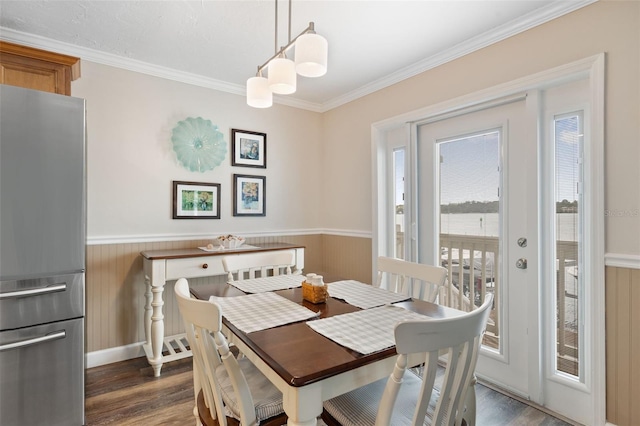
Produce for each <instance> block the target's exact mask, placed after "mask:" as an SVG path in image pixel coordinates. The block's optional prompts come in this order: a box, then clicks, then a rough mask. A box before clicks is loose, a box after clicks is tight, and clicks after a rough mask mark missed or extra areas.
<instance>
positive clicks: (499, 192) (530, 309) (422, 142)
mask: <svg viewBox="0 0 640 426" xmlns="http://www.w3.org/2000/svg"><path fill="white" fill-rule="evenodd" d="M529 99H530V98H529ZM529 109H530V103H529V104H528V99H527V97H526V96H524V95H523V96H521V97H516V98H514V99H511V100H510V102H508V103H507V104H505V105H498V106H493V107H490V108H486V109H483V110H482V111H478V112H473V113H468V114H463V115H461V116H458V117H454V118H449V119H445V120H439V121H435V122H432V123H426V124H420V125H418V126H417V129H416V130H417V161H418V165H419V166H418V168H417V170H418V174H417V187H418V215H417V217H418V218H424V217H428V216H429V215H432V218H431V220H427V221H423V220H418V222H417V227H418V239H417V253H418V257H419V259H420V261H422V262H426V261H427V259H429V260H431V259H436V261H438V262H439V263H440V264H441V265H443V266H445V267H447V268H448V269H449V272H450V273H449V281H450V283H451V285H450V289H449V292H448V294H447V295H446V299H447V300H446V304H447V305H449V306H453V307H456V308H459V309H463V310H470V309H471V304H473V305H475V306H478V304H480V303H481V302H482V300H483V298H484V297H483V296H484V294H485V293H494V299H495V303H494V308H493V309H492V313H491V316H490V326H489V330H490V332H489V333H487V334H488V335H490V338H486V339H485V345H484V347H485V349H484V351H483V356H482V358H481V359H480V361H479V363H478V367H477V374H478V375H479V376H481V377H486V378H490V379H491V380H492V381H494V382H495V383H498V384H500V386H503V387H505V388H506V389H508V390H509V391H511V392H514V393H517V394H519V395H521V396H523V397H526V398H529V397H530V396H531V394H532V393H534V392H532V391H533V390H534V389H532V387H535V381H531V380H530V377H529V376H530V375H531V374H532V372H531V368H530V366H531V365H538V364H539V359H538V355H537V351H535V350H534V351H531V350H530V349H531V346H532V343H534V342H536V341H537V336H538V333H539V330H538V327H537V324H538V318H539V314H538V306H537V300H538V297H539V296H538V291H539V289H538V286H537V282H538V270H537V269H538V268H537V266H536V265H538V263H539V262H538V259H537V250H536V247H537V240H538V233H537V226H536V224H537V212H538V197H537V189H536V187H537V169H538V167H537V162H536V157H537V154H536V145H537V144H536V137H537V132H536V120H535V112H534V114H533V119H531V118H532V116H531V112H530V111H529ZM434 207H435V209H434ZM518 240H520V241H521V245H518V243H517V241H518ZM524 240H526V245H525V244H524V243H522V241H524ZM434 243H435V244H434ZM519 261H520V263H518V262H519ZM524 262H526V267H525V263H524ZM534 347H536V346H534Z"/></svg>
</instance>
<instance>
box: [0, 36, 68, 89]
mask: <svg viewBox="0 0 640 426" xmlns="http://www.w3.org/2000/svg"><path fill="white" fill-rule="evenodd" d="M79 77H80V59H79V58H75V57H73V56H67V55H62V54H59V53H53V52H48V51H46V50H40V49H35V48H32V47H26V46H20V45H18V44H13V43H8V42H5V41H0V83H2V84H8V85H11V86H20V87H26V88H28V89H35V90H42V91H45V92H52V93H58V94H61V95H71V81H72V80H76V79H77V78H79Z"/></svg>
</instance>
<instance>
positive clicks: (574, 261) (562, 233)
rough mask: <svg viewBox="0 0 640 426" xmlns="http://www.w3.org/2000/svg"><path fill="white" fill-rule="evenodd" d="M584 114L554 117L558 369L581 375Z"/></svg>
mask: <svg viewBox="0 0 640 426" xmlns="http://www.w3.org/2000/svg"><path fill="white" fill-rule="evenodd" d="M581 126H582V117H581V115H580V114H569V115H563V116H560V117H556V118H555V119H554V145H555V148H554V149H555V201H556V205H555V209H556V211H555V230H554V233H555V242H556V264H557V274H556V286H555V287H556V315H557V317H556V324H557V336H556V338H557V346H556V348H557V354H556V355H557V356H556V357H555V359H556V371H559V372H562V373H566V374H569V375H571V376H580V374H579V371H580V347H579V344H580V341H581V339H580V330H579V324H580V323H581V321H580V315H582V314H583V313H582V312H581V309H580V306H581V294H582V274H581V269H582V265H581V262H580V257H581V256H580V250H579V245H580V235H581V232H580V208H581V203H580V193H579V183H580V181H581V164H580V154H581V149H582V146H581V145H582V143H581V142H582V128H581Z"/></svg>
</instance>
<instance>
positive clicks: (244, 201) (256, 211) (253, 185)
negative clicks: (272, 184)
mask: <svg viewBox="0 0 640 426" xmlns="http://www.w3.org/2000/svg"><path fill="white" fill-rule="evenodd" d="M266 214H267V177H266V176H254V175H240V174H234V175H233V215H234V216H266Z"/></svg>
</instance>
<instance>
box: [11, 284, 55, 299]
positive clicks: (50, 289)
mask: <svg viewBox="0 0 640 426" xmlns="http://www.w3.org/2000/svg"><path fill="white" fill-rule="evenodd" d="M66 289H67V284H66V283H63V284H53V285H49V286H46V287H38V288H31V289H28V290H18V291H10V292H7V293H0V299H12V298H16V297H27V296H38V295H42V294H47V293H56V292H58V291H65V290H66Z"/></svg>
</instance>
